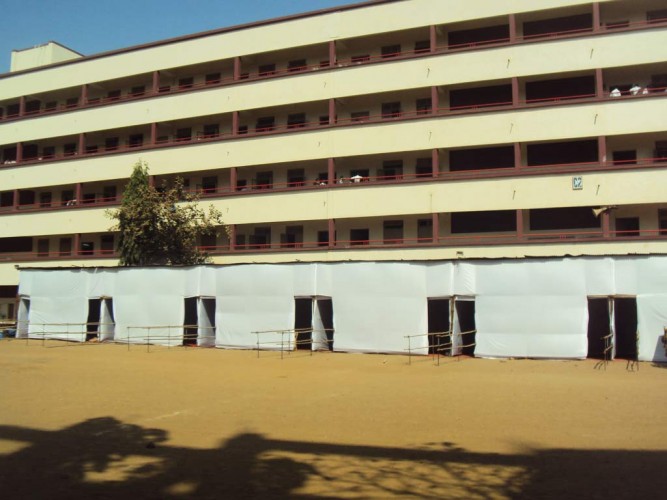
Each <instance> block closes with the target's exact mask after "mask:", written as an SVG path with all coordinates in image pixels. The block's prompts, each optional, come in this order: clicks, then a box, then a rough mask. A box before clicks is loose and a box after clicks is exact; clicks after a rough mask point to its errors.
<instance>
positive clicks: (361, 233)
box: [350, 229, 369, 245]
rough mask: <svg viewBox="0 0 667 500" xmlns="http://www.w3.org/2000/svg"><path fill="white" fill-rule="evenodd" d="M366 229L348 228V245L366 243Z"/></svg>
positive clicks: (367, 233)
mask: <svg viewBox="0 0 667 500" xmlns="http://www.w3.org/2000/svg"><path fill="white" fill-rule="evenodd" d="M368 235H369V232H368V229H350V245H368V239H369V238H368Z"/></svg>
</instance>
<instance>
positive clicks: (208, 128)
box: [203, 123, 220, 138]
mask: <svg viewBox="0 0 667 500" xmlns="http://www.w3.org/2000/svg"><path fill="white" fill-rule="evenodd" d="M203 134H204V137H205V138H213V137H218V136H219V135H220V125H218V124H217V123H210V124H208V125H204V130H203Z"/></svg>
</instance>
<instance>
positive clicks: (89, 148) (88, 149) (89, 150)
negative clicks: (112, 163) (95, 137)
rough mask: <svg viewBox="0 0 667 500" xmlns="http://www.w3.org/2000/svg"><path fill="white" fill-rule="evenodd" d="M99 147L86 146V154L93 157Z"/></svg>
mask: <svg viewBox="0 0 667 500" xmlns="http://www.w3.org/2000/svg"><path fill="white" fill-rule="evenodd" d="M97 149H98V148H97V145H91V146H86V154H87V155H92V154H95V153H97Z"/></svg>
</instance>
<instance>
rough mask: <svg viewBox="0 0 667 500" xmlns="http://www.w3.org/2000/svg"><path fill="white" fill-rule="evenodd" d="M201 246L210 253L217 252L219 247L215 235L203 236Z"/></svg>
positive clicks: (200, 240) (200, 239)
mask: <svg viewBox="0 0 667 500" xmlns="http://www.w3.org/2000/svg"><path fill="white" fill-rule="evenodd" d="M199 246H200V247H202V248H203V249H204V250H205V251H208V252H210V251H211V250H215V249H216V247H217V246H218V238H217V237H216V235H215V234H203V235H201V237H200V238H199Z"/></svg>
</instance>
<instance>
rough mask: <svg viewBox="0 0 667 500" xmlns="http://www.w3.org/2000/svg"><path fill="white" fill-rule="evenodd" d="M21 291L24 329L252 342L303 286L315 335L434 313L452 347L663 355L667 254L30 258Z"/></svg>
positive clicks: (347, 344) (355, 334) (340, 344)
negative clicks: (158, 263) (216, 261)
mask: <svg viewBox="0 0 667 500" xmlns="http://www.w3.org/2000/svg"><path fill="white" fill-rule="evenodd" d="M19 294H20V295H21V302H20V304H19V318H18V319H19V335H22V336H26V335H29V336H35V337H40V336H47V337H54V338H66V339H68V340H77V341H84V340H86V338H87V337H90V336H91V335H94V334H96V333H97V334H99V336H100V338H101V339H111V338H113V339H114V340H116V341H121V342H128V341H129V342H146V341H150V342H151V343H156V344H163V345H180V344H183V342H184V333H186V335H185V338H187V337H188V334H187V332H192V335H194V336H196V343H197V344H198V345H215V346H218V347H230V348H254V347H256V342H257V340H256V337H255V336H254V335H253V334H252V332H271V331H292V330H294V328H295V321H297V322H298V321H299V314H297V312H296V311H297V307H298V305H297V304H299V300H302V299H303V298H306V300H309V301H312V302H308V304H312V305H308V307H310V308H311V309H310V317H309V319H307V320H306V321H310V324H309V326H310V328H311V331H310V335H311V337H310V341H311V344H312V348H313V349H315V348H316V347H315V346H316V344H321V345H325V346H326V345H330V346H333V349H334V350H336V351H357V352H389V353H391V352H393V353H406V352H407V348H408V344H407V340H406V336H414V337H413V338H412V339H411V341H410V342H411V346H410V348H411V352H412V353H419V354H427V353H428V352H429V342H430V340H429V339H430V337H429V335H428V333H429V332H428V330H429V328H431V329H433V328H436V326H438V327H439V328H446V329H447V330H448V335H449V336H448V337H446V338H447V339H449V341H450V342H451V345H450V347H448V351H447V353H449V354H458V353H461V352H463V353H465V354H472V353H474V354H475V355H476V356H488V357H546V358H585V357H587V356H591V355H592V353H597V352H598V351H600V350H602V351H604V350H605V349H607V351H611V352H612V355H616V356H619V357H628V358H636V359H640V360H654V361H667V358H666V357H665V353H664V348H663V345H662V343H661V340H660V339H661V337H662V334H663V330H664V328H665V327H666V326H667V256H627V257H581V258H564V259H563V258H544V259H522V260H480V261H442V262H340V263H308V264H300V263H295V264H245V265H234V266H214V265H210V266H197V267H188V268H166V267H151V268H81V269H70V268H68V269H38V268H27V269H21V271H20V285H19ZM429 299H437V300H438V301H440V305H438V306H437V307H430V306H429ZM600 299H604V300H602V301H601V300H600ZM188 300H190V302H188ZM188 304H191V305H188ZM433 304H434V303H432V305H433ZM304 307H305V306H304ZM97 309H98V310H97ZM93 310H97V311H96V312H95V311H93ZM304 310H305V309H304ZM434 314H438V315H440V316H441V317H440V318H439V319H438V318H435V319H434V318H433V317H431V318H429V315H431V316H433V315H434ZM91 319H97V322H99V326H98V328H97V330H94V329H93V328H91V326H90V323H91V322H92V323H96V322H94V321H91ZM186 320H187V321H186ZM184 325H190V327H191V328H190V329H187V328H185V326H184ZM433 325H436V326H433ZM440 325H444V326H440ZM605 342H607V344H609V345H611V347H608V348H607V347H604V346H605V345H607V344H605ZM432 349H433V346H431V352H433V350H432ZM605 352H606V351H605Z"/></svg>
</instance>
